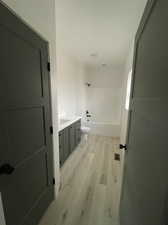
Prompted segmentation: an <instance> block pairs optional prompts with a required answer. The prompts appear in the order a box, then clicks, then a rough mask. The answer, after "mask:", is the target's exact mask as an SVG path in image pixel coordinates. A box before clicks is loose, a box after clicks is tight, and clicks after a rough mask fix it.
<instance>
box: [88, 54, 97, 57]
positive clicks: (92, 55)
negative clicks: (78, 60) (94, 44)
mask: <svg viewBox="0 0 168 225" xmlns="http://www.w3.org/2000/svg"><path fill="white" fill-rule="evenodd" d="M90 56H91V57H97V56H98V54H97V53H91V54H90Z"/></svg>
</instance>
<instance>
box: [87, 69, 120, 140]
mask: <svg viewBox="0 0 168 225" xmlns="http://www.w3.org/2000/svg"><path fill="white" fill-rule="evenodd" d="M85 79H86V82H88V83H90V84H91V86H90V87H86V109H87V110H88V111H89V114H90V115H91V118H89V120H90V122H89V123H86V126H90V127H91V133H92V134H99V135H103V136H114V137H119V136H120V119H121V100H122V98H121V97H122V79H123V70H122V68H120V67H119V68H115V67H113V66H112V65H107V66H106V67H104V66H103V67H102V66H99V67H88V68H87V75H86V77H85Z"/></svg>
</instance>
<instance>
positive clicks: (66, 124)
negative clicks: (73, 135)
mask: <svg viewBox="0 0 168 225" xmlns="http://www.w3.org/2000/svg"><path fill="white" fill-rule="evenodd" d="M80 119H82V117H80V116H76V117H72V118H61V119H60V120H59V125H58V130H59V131H61V130H63V129H65V128H66V127H69V126H70V125H71V124H73V123H75V122H76V121H78V120H80Z"/></svg>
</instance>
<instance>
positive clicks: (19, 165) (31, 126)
mask: <svg viewBox="0 0 168 225" xmlns="http://www.w3.org/2000/svg"><path fill="white" fill-rule="evenodd" d="M47 62H48V44H47V42H46V41H44V40H43V39H41V38H40V37H39V36H38V35H37V34H36V33H35V32H33V31H32V30H31V29H30V28H29V27H27V26H26V25H25V24H24V23H22V22H21V21H20V19H18V18H17V17H16V16H15V15H14V14H12V13H11V12H10V11H9V10H8V9H7V8H5V7H4V6H3V5H2V4H0V192H1V195H2V204H3V210H4V215H5V220H6V225H37V222H38V220H39V218H40V217H41V216H42V214H43V212H44V211H45V210H46V208H47V207H48V205H49V204H50V202H51V201H52V200H53V198H54V188H53V156H52V137H51V134H50V126H51V111H50V94H49V72H48V70H47Z"/></svg>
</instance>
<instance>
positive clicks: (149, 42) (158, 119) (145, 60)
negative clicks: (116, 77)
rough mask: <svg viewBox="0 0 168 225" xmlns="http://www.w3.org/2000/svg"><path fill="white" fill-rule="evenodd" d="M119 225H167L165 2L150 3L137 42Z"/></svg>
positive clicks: (167, 20)
mask: <svg viewBox="0 0 168 225" xmlns="http://www.w3.org/2000/svg"><path fill="white" fill-rule="evenodd" d="M131 97H132V99H131V112H130V120H129V129H128V141H127V144H128V147H127V148H128V150H127V152H126V159H125V174H124V181H123V190H122V197H121V209H120V222H121V225H167V224H168V149H167V148H168V147H167V146H168V145H167V141H168V1H167V0H156V1H151V0H150V1H149V2H148V4H147V7H146V10H145V13H144V16H143V19H142V21H141V24H140V27H139V30H138V32H137V36H136V44H135V56H134V72H133V85H132V96H131Z"/></svg>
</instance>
